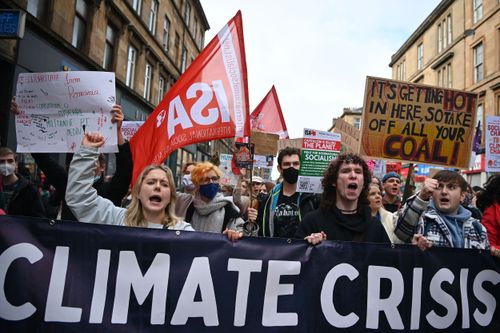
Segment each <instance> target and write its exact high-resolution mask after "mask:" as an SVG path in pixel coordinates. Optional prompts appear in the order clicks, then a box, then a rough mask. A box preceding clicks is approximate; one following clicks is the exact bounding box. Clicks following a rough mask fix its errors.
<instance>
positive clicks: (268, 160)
mask: <svg viewBox="0 0 500 333" xmlns="http://www.w3.org/2000/svg"><path fill="white" fill-rule="evenodd" d="M273 160H274V156H273V155H254V156H253V175H254V176H259V177H261V178H262V179H264V180H271V174H272V171H273Z"/></svg>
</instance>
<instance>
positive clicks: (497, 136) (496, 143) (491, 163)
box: [485, 116, 500, 172]
mask: <svg viewBox="0 0 500 333" xmlns="http://www.w3.org/2000/svg"><path fill="white" fill-rule="evenodd" d="M485 136H486V140H485V141H486V144H485V152H486V171H487V172H500V117H499V116H488V117H486V131H485Z"/></svg>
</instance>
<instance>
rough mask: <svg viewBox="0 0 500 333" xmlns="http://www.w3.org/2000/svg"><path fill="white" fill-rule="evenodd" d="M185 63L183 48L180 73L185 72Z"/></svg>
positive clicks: (185, 55)
mask: <svg viewBox="0 0 500 333" xmlns="http://www.w3.org/2000/svg"><path fill="white" fill-rule="evenodd" d="M186 61H187V50H186V48H185V47H183V48H182V56H181V73H184V71H185V70H186Z"/></svg>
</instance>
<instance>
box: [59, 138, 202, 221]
mask: <svg viewBox="0 0 500 333" xmlns="http://www.w3.org/2000/svg"><path fill="white" fill-rule="evenodd" d="M103 144H104V137H103V136H102V135H101V134H99V133H86V134H85V136H84V138H83V141H82V146H81V147H80V149H79V150H78V151H77V152H76V153H75V155H74V156H73V160H72V161H71V165H70V168H69V175H68V186H67V189H66V202H67V204H68V206H69V207H70V209H71V211H72V212H73V214H74V215H75V216H76V218H77V219H78V221H80V222H92V223H104V224H113V225H126V226H131V227H144V228H167V229H174V230H189V231H193V228H192V227H191V225H190V224H189V223H186V222H184V221H182V220H181V219H180V218H178V217H177V216H176V215H175V213H174V212H175V199H176V193H175V183H174V179H173V176H172V172H171V171H170V169H169V168H167V167H165V166H162V165H159V166H153V165H151V166H148V167H146V168H144V170H143V171H142V172H141V174H140V175H139V177H138V178H137V181H136V182H135V185H134V187H133V188H132V201H131V203H130V205H129V206H128V208H121V207H116V206H115V205H114V204H113V203H112V202H111V201H109V200H107V199H104V198H102V197H100V196H99V195H97V192H96V190H95V189H94V188H93V187H92V181H93V176H92V172H93V169H94V168H95V164H96V161H97V157H98V155H99V153H98V151H97V149H98V148H99V147H101V146H102V145H103Z"/></svg>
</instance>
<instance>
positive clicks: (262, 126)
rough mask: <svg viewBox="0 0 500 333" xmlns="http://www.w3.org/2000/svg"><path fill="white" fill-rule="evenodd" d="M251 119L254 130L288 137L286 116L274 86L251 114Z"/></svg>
mask: <svg viewBox="0 0 500 333" xmlns="http://www.w3.org/2000/svg"><path fill="white" fill-rule="evenodd" d="M250 120H251V125H252V130H253V131H258V132H264V133H272V134H278V135H279V137H280V139H288V130H287V129H286V123H285V118H284V117H283V112H282V111H281V105H280V101H279V99H278V93H277V92H276V88H274V86H273V87H272V88H271V90H270V91H269V92H268V93H267V95H266V97H264V99H263V100H262V101H261V102H260V103H259V105H257V107H256V108H255V110H254V111H253V112H252V113H251V114H250Z"/></svg>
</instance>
